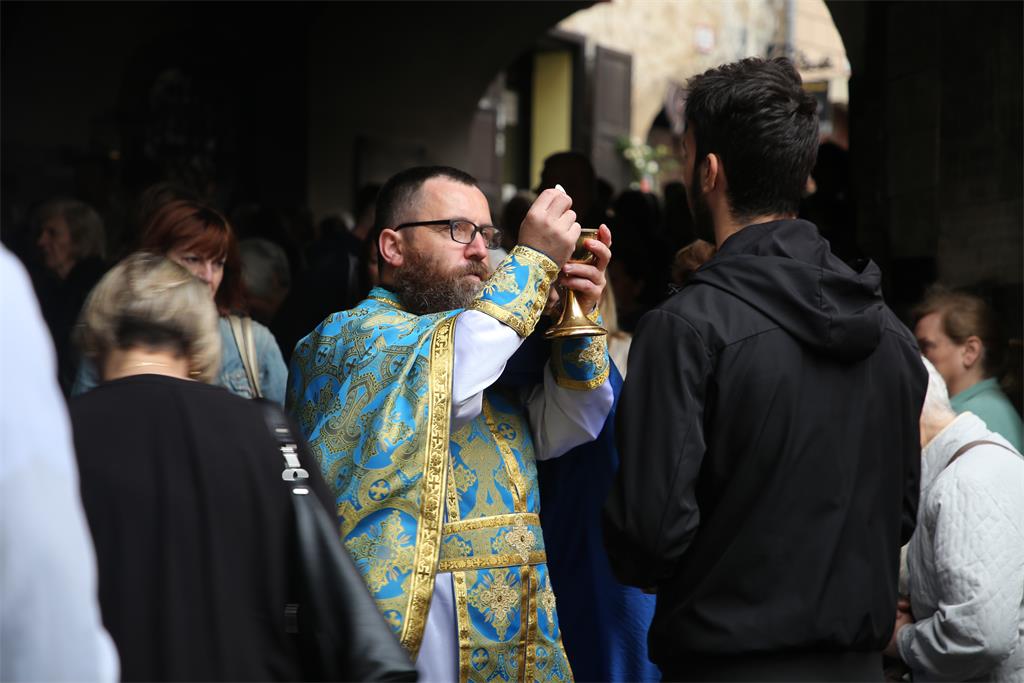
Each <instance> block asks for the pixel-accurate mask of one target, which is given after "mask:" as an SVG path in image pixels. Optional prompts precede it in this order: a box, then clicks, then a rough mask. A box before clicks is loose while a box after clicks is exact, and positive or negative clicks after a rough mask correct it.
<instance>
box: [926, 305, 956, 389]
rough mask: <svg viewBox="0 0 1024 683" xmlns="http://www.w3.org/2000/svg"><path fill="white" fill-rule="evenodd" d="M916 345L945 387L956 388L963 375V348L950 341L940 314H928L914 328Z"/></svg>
mask: <svg viewBox="0 0 1024 683" xmlns="http://www.w3.org/2000/svg"><path fill="white" fill-rule="evenodd" d="M914 336H915V337H917V345H918V346H919V347H920V348H921V353H922V354H924V357H925V358H927V359H928V360H929V361H931V363H932V365H934V366H935V369H936V370H938V371H939V374H940V375H942V379H944V380H946V385H947V386H956V385H957V381H958V380H959V378H960V376H961V375H962V374H963V373H964V363H963V346H961V345H959V344H957V343H956V342H954V341H953V340H952V339H950V338H949V337H948V336H947V335H946V332H945V331H944V330H943V328H942V314H941V313H929V314H928V315H926V316H924V317H922V318H921V319H920V320H918V321H917V325H916V326H915V327H914Z"/></svg>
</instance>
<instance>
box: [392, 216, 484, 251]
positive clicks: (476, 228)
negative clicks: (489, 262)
mask: <svg viewBox="0 0 1024 683" xmlns="http://www.w3.org/2000/svg"><path fill="white" fill-rule="evenodd" d="M456 223H469V224H470V225H472V226H473V236H472V237H470V238H469V241H468V242H463V241H462V240H457V239H455V224H456ZM421 225H447V226H448V234H449V235H450V236H451V238H452V241H453V242H455V243H457V244H472V243H473V240H475V239H476V236H477V235H480V236H481V237H483V238H484V246H486V247H487V248H488V249H500V248H501V228H498V227H496V226H494V225H477V224H476V223H474V222H473V221H469V220H466V219H465V218H439V219H437V220H434V221H413V222H411V223H402V224H401V225H396V226H395V227H393V228H391V229H392V230H401V229H403V228H416V227H419V226H421ZM488 229H489V230H493V231H494V232H493V233H491V235H492V237H491V239H487V235H485V234H484V230H488ZM492 244H493V245H494V246H493V247H492V246H491V245H492Z"/></svg>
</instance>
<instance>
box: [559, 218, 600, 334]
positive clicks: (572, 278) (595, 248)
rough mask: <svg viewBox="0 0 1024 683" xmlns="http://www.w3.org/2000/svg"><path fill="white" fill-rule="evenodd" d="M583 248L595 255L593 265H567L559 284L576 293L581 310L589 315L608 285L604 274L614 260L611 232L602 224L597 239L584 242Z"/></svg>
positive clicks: (573, 263) (563, 267) (573, 262)
mask: <svg viewBox="0 0 1024 683" xmlns="http://www.w3.org/2000/svg"><path fill="white" fill-rule="evenodd" d="M583 246H584V247H586V249H587V251H589V252H590V253H591V254H593V255H594V260H593V261H592V262H591V263H577V262H575V261H570V262H569V263H566V264H565V265H564V266H562V272H561V274H560V275H559V277H558V284H560V285H563V286H564V287H567V288H569V289H571V290H572V291H574V292H576V301H578V302H579V304H580V309H581V310H582V311H583V312H584V313H586V314H588V315H589V314H590V313H591V312H592V311H593V310H594V309H595V308H597V305H598V303H600V301H601V294H602V293H604V288H605V287H606V286H607V284H608V281H607V280H606V279H605V275H604V273H605V270H607V269H608V263H609V261H611V260H612V250H611V246H612V232H611V230H609V229H608V226H607V225H604V224H603V223H602V224H601V227H600V228H598V231H597V239H596V240H584V242H583Z"/></svg>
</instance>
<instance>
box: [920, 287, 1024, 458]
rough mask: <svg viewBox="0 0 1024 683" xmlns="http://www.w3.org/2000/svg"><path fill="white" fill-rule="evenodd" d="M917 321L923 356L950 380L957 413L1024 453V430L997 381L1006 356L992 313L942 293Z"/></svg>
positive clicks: (971, 300) (931, 296)
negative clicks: (969, 415)
mask: <svg viewBox="0 0 1024 683" xmlns="http://www.w3.org/2000/svg"><path fill="white" fill-rule="evenodd" d="M914 319H915V320H916V321H917V324H916V326H915V328H914V334H915V336H916V337H917V342H918V344H920V346H921V353H923V354H924V355H925V356H926V357H927V358H928V360H930V361H931V362H932V364H933V365H934V366H935V368H936V369H937V370H938V371H939V374H941V375H942V378H943V379H944V380H946V386H947V387H948V389H949V396H950V403H951V404H952V406H953V409H954V410H955V411H957V412H958V413H964V412H968V411H969V412H971V413H974V414H975V415H977V416H978V417H980V418H981V419H982V420H984V421H985V424H986V425H987V426H988V428H989V429H991V430H992V431H993V432H996V433H997V434H999V435H1001V436H1002V437H1003V438H1005V439H1006V440H1007V441H1009V442H1010V443H1011V444H1013V446H1014V448H1016V449H1017V450H1018V451H1019V450H1021V446H1022V444H1024V425H1022V423H1021V418H1020V414H1019V413H1018V412H1017V410H1016V409H1015V408H1014V407H1013V404H1012V403H1010V401H1009V399H1007V397H1006V394H1004V393H1003V391H1002V389H1000V387H999V382H998V381H997V380H996V375H997V373H998V372H999V369H1000V365H1001V362H1002V360H1003V359H1002V355H1003V354H1002V353H1001V352H1002V348H1001V344H1000V342H999V336H998V326H997V325H996V320H995V315H994V314H993V312H992V309H991V308H989V306H988V305H987V304H986V303H985V302H984V300H982V299H980V298H978V297H976V296H973V295H971V294H965V293H963V292H951V291H946V290H942V289H937V290H932V291H931V292H929V293H928V295H927V297H926V298H925V300H924V301H923V302H922V303H921V304H920V305H919V306H918V307H917V308H915V309H914Z"/></svg>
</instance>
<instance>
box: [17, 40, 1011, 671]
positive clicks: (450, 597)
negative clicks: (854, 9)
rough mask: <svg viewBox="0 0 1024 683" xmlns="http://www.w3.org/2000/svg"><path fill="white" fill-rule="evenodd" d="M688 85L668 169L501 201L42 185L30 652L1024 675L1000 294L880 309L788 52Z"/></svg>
mask: <svg viewBox="0 0 1024 683" xmlns="http://www.w3.org/2000/svg"><path fill="white" fill-rule="evenodd" d="M685 118H686V127H685V130H684V133H683V136H682V139H681V147H680V149H681V158H680V164H681V167H682V177H683V182H682V183H677V184H670V185H668V186H666V188H665V189H664V194H663V197H658V196H657V195H655V194H651V193H648V192H642V191H640V190H624V191H622V192H619V193H618V194H616V193H615V192H614V191H613V190H612V189H611V188H610V186H609V185H608V184H607V183H606V182H605V181H603V180H602V179H601V178H599V177H597V175H596V174H595V171H594V168H593V165H592V164H591V162H590V160H589V159H588V158H587V157H586V156H585V155H583V154H580V153H578V152H572V151H566V152H561V153H558V154H555V155H552V156H550V157H549V158H548V159H546V161H545V163H544V166H543V170H542V173H541V178H540V183H539V185H538V186H537V187H535V188H531V189H524V190H522V191H520V192H519V193H518V194H516V195H514V196H512V197H511V198H509V200H508V201H507V202H505V204H504V206H502V207H500V209H501V210H500V211H498V210H496V209H497V208H498V207H492V206H491V205H490V203H489V202H488V199H487V198H486V197H485V195H484V193H483V192H482V191H481V189H480V187H479V184H478V183H477V181H476V179H475V178H473V177H472V176H471V175H469V174H467V173H465V172H464V171H461V170H459V169H456V168H452V167H448V166H425V167H416V168H410V169H405V170H401V171H399V172H397V173H396V174H395V175H393V176H392V177H391V178H390V179H388V180H387V181H386V182H384V183H383V184H382V185H371V186H366V187H364V188H362V189H360V190H359V192H358V193H356V197H355V202H354V206H353V207H352V210H351V212H350V213H349V214H346V215H345V216H340V215H339V216H333V217H330V218H327V219H325V220H323V221H321V222H320V223H319V224H317V225H316V226H315V228H314V227H312V226H311V223H310V222H309V221H308V219H305V218H302V217H301V216H300V215H296V216H289V215H285V214H284V213H281V212H278V211H274V210H270V209H267V208H264V207H260V206H256V205H251V204H244V205H240V206H234V207H217V206H213V205H211V203H210V202H209V201H208V199H207V198H205V197H204V196H203V195H202V193H199V192H196V191H194V190H192V189H190V188H187V187H184V186H179V185H176V184H174V183H172V182H161V183H158V184H155V185H153V186H151V187H149V188H148V189H146V190H145V191H144V192H143V193H142V194H141V195H140V196H139V197H138V199H137V203H136V207H135V209H134V211H133V212H132V216H133V219H132V221H133V225H131V226H130V230H129V231H127V233H126V234H127V235H129V236H130V237H128V238H126V239H125V240H123V243H119V244H112V243H109V242H108V240H107V237H106V234H105V231H104V219H103V217H102V216H101V215H100V214H99V213H98V212H97V211H96V210H94V209H93V208H92V207H90V206H89V205H88V204H85V203H83V202H81V201H78V200H76V199H71V198H55V199H50V200H47V201H43V202H41V203H39V204H38V205H37V206H36V207H35V209H34V210H33V211H32V214H31V220H30V225H28V226H26V232H25V233H24V234H25V238H23V239H20V240H19V241H18V242H17V243H16V244H14V245H13V246H14V247H16V248H15V250H14V253H12V251H10V250H8V249H7V248H6V247H0V282H2V289H0V297H2V301H3V306H2V307H0V317H2V323H0V340H2V346H0V369H2V372H0V378H2V386H3V389H2V393H0V404H2V409H0V420H2V423H0V442H2V453H3V460H2V463H0V508H2V514H0V680H3V681H8V680H10V681H21V680H25V681H28V680H51V681H56V680H69V681H72V680H96V681H113V680H118V679H120V680H225V681H227V680H232V681H243V680H245V681H252V680H329V679H339V680H348V679H357V678H360V677H363V678H367V677H368V678H372V679H376V680H415V679H416V678H417V677H418V678H419V680H423V681H488V682H490V681H494V680H502V681H570V680H574V679H575V680H583V681H651V680H670V681H683V680H695V681H699V680H780V681H781V680H804V681H823V680H831V681H852V680H858V681H859V680H876V681H880V680H884V679H890V680H1005V681H1021V680H1024V458H1022V456H1021V449H1022V446H1024V427H1022V422H1021V416H1020V407H1019V404H1018V405H1014V402H1013V401H1012V400H1011V398H1010V397H1009V396H1008V395H1007V393H1006V389H1007V388H1010V387H1014V386H1016V387H1019V382H1014V381H1013V380H1012V379H1009V380H1008V379H1007V373H1006V368H1007V367H1008V364H1007V361H1008V360H1010V359H1009V358H1008V356H1009V354H1008V352H1007V344H1006V341H1005V338H1004V332H1003V331H1002V330H1001V329H1000V328H1001V326H1000V320H999V319H998V316H997V315H996V314H995V312H994V311H993V309H992V308H991V306H990V305H989V304H988V303H987V302H986V300H985V299H984V298H983V297H980V296H977V295H976V294H973V293H971V292H968V291H963V290H952V289H948V288H944V287H943V286H942V285H941V283H937V284H935V285H934V286H932V287H931V288H930V289H929V290H928V292H927V295H926V297H925V298H924V299H923V300H922V301H921V302H920V304H919V305H918V306H917V307H916V308H915V309H914V310H913V312H912V319H909V320H901V319H900V318H899V317H897V315H896V314H895V313H894V312H893V311H892V310H891V309H890V308H889V306H888V305H887V304H886V302H885V300H884V299H883V296H882V287H881V281H882V273H881V271H880V270H879V268H878V266H877V265H876V264H875V263H873V262H871V261H869V260H867V259H865V258H863V254H861V253H860V252H859V251H858V250H857V247H856V243H855V240H853V238H852V223H851V221H850V212H849V205H848V196H847V190H846V187H845V183H846V181H845V175H844V172H843V170H842V169H843V167H844V164H845V154H846V152H845V140H842V139H839V140H836V139H832V140H829V141H826V142H825V143H824V144H823V143H822V139H821V136H820V135H819V120H818V108H817V103H816V100H815V98H814V97H813V96H812V95H810V94H808V93H807V92H806V91H805V90H804V89H803V87H802V83H801V80H800V77H799V75H798V73H797V71H796V69H795V68H794V66H793V64H792V63H791V62H790V61H788V60H786V59H774V60H763V59H745V60H742V61H740V62H736V63H732V64H726V65H723V66H720V67H717V68H714V69H710V70H708V71H707V72H705V73H703V74H700V75H698V76H695V77H694V78H693V79H692V80H691V82H690V83H689V84H688V97H687V105H686V115H685ZM492 208H493V209H495V210H494V211H493V212H492ZM298 213H300V214H301V213H302V212H298ZM584 228H594V229H595V230H594V231H593V232H589V233H587V235H586V236H584V235H583V234H582V233H581V230H582V229H584ZM570 300H574V301H575V302H576V304H577V305H578V306H579V309H580V311H581V314H580V315H579V316H578V317H577V319H575V320H573V321H570V322H568V323H567V322H565V319H564V317H562V319H561V320H560V316H561V313H562V308H563V306H564V307H565V308H566V309H569V305H568V304H567V302H568V301H570ZM595 326H600V327H601V328H602V330H601V331H600V332H601V333H598V334H595V329H596V328H595ZM281 408H283V409H284V414H286V415H287V417H282V418H281V421H280V422H276V423H274V422H273V421H272V420H271V421H270V422H268V417H267V416H268V415H276V414H280V409H281ZM275 411H276V412H275ZM293 434H294V436H293ZM296 496H300V497H301V496H305V497H307V498H306V499H305V502H311V503H312V506H311V507H310V509H312V510H314V511H315V515H314V517H315V518H316V519H315V520H314V522H316V520H320V521H319V522H317V523H320V524H321V525H323V524H326V525H327V526H326V527H323V526H321V528H322V529H327V532H326V535H327V543H326V544H323V543H321V545H320V546H318V552H320V553H321V555H320V556H319V557H320V558H321V559H318V560H316V561H315V562H314V565H313V566H310V565H309V560H308V559H304V558H309V557H310V556H311V555H310V550H311V548H312V546H313V544H314V539H313V538H312V537H311V536H310V532H309V529H310V528H311V527H309V526H303V524H302V518H303V515H304V514H305V513H303V512H302V510H303V509H305V508H302V507H301V506H297V505H296ZM322 520H328V521H327V522H323V521H322ZM314 526H316V524H315V523H314ZM321 540H322V539H321ZM323 558H326V559H323ZM303 562H306V564H305V565H303ZM335 571H336V572H338V573H337V574H335V573H333V572H335ZM345 572H349V574H348V575H350V576H351V577H357V578H356V579H355V580H354V581H347V580H346V579H345V576H347V575H346V574H345ZM310 576H315V577H320V578H319V579H311V578H310ZM322 585H336V586H337V587H338V590H337V591H335V590H330V589H328V590H322V589H321V586H322ZM338 601H340V602H338ZM339 605H348V606H349V607H351V606H352V605H360V606H362V607H360V609H361V610H362V611H361V612H360V613H359V614H358V615H357V616H354V617H351V616H349V615H350V614H351V613H352V612H353V610H347V609H342V608H341V607H339ZM374 608H375V609H374ZM324 610H327V611H333V612H334V616H335V621H339V620H340V621H345V620H348V621H347V622H346V623H345V624H343V626H342V627H341V628H342V630H341V631H338V630H332V629H331V628H327V627H325V626H324V622H323V621H316V620H315V619H314V617H313V616H312V615H313V614H314V613H315V612H317V611H320V612H322V611H324ZM345 629H348V630H347V632H346V631H345ZM357 635H359V636H360V637H361V638H362V639H363V640H362V642H364V643H366V642H371V643H372V644H371V645H370V646H363V645H359V646H355V645H354V644H355V643H358V642H359V638H357V637H356V636H357ZM346 672H347V673H346ZM357 672H358V673H357Z"/></svg>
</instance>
